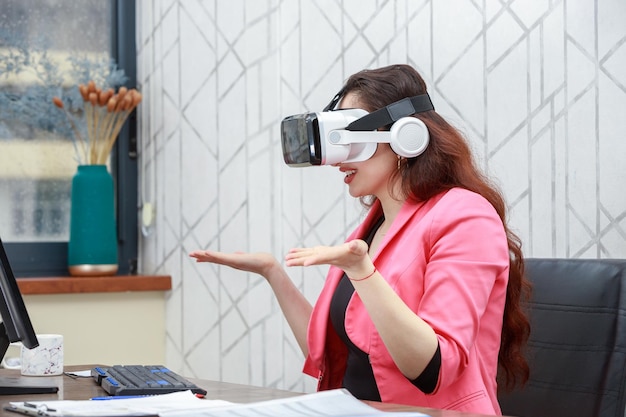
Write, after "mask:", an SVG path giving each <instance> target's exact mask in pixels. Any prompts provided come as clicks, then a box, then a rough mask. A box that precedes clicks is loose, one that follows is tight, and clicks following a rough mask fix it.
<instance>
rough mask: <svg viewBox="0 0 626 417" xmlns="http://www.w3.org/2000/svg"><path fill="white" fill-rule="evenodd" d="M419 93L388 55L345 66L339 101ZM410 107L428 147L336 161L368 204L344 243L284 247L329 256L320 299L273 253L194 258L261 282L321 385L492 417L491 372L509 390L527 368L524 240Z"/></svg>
mask: <svg viewBox="0 0 626 417" xmlns="http://www.w3.org/2000/svg"><path fill="white" fill-rule="evenodd" d="M422 94H426V84H425V83H424V81H423V79H422V78H421V77H420V75H419V74H418V73H417V72H416V71H415V70H414V69H413V68H412V67H410V66H407V65H392V66H388V67H384V68H380V69H376V70H364V71H361V72H359V73H357V74H354V75H353V76H351V77H350V78H349V79H348V81H347V83H346V85H345V86H344V88H343V90H342V93H341V94H340V97H339V98H340V101H339V107H341V108H361V109H364V110H367V111H368V112H373V111H375V110H378V109H381V108H384V107H385V106H387V105H389V104H391V103H395V102H397V101H399V100H401V99H403V98H407V97H414V96H417V95H422ZM413 117H417V118H419V119H420V120H421V121H423V122H424V124H425V125H426V127H427V128H428V131H429V134H430V141H429V144H428V146H427V148H426V150H425V151H424V152H423V153H422V154H420V155H418V156H416V157H410V158H403V157H400V156H398V155H396V154H395V153H394V151H393V150H392V148H391V147H390V145H389V144H386V143H380V144H378V145H377V150H376V152H375V153H374V155H373V156H372V157H371V158H369V159H368V160H366V161H362V162H352V163H339V164H337V165H336V166H337V167H338V168H339V170H340V171H342V172H344V173H345V179H344V182H345V183H346V184H347V185H348V189H349V192H350V195H352V196H353V197H357V198H360V199H361V200H362V201H363V203H364V204H365V205H366V207H368V208H369V211H368V213H367V216H366V218H365V220H364V221H363V223H361V225H360V226H359V227H358V228H357V229H356V230H355V231H354V232H353V233H352V234H351V235H350V236H349V237H348V239H347V240H346V243H344V244H342V245H339V246H332V247H326V246H318V247H314V248H296V249H292V250H291V251H290V252H289V253H288V254H287V256H286V265H287V266H309V265H320V264H328V265H330V266H331V267H330V270H329V273H328V277H327V280H326V283H325V285H324V288H323V290H322V292H321V294H320V296H319V298H318V300H317V302H316V303H315V306H314V307H312V306H311V305H310V304H309V302H308V301H307V300H306V299H305V298H304V296H303V295H302V294H301V293H300V292H299V291H298V290H297V288H296V287H295V286H294V285H293V283H292V282H291V280H290V279H289V277H288V276H287V273H286V272H285V270H284V269H283V268H282V267H281V264H280V263H279V262H278V261H277V260H276V259H275V258H274V257H273V256H272V255H270V254H265V253H256V254H249V253H236V254H227V253H220V252H213V251H195V252H193V253H191V256H192V257H194V258H196V260H197V261H198V262H213V263H218V264H222V265H228V266H231V267H234V268H237V269H242V270H246V271H250V272H255V273H258V274H260V275H262V276H263V277H265V278H266V280H267V281H268V282H269V284H270V285H271V287H272V289H273V291H274V293H275V294H276V296H277V299H278V302H279V304H280V306H281V308H282V310H283V313H284V314H285V317H286V319H287V321H288V323H289V325H290V326H291V329H292V330H293V332H294V334H295V336H296V339H297V341H298V343H299V345H300V347H301V348H302V351H303V352H304V355H305V357H306V360H305V365H304V372H306V373H307V374H310V375H312V376H314V377H316V378H318V379H319V389H332V388H339V387H344V388H346V389H348V390H349V391H350V392H351V393H352V394H353V395H355V396H356V397H357V398H361V399H366V400H378V401H384V402H392V403H401V404H412V405H419V406H425V407H432V408H442V409H455V410H460V411H468V412H475V413H483V414H500V413H501V412H500V407H499V405H498V401H497V396H496V395H497V389H498V387H497V383H496V378H497V376H498V375H500V376H501V377H502V378H503V379H502V382H503V383H504V384H505V385H506V386H512V385H514V384H515V383H516V382H519V381H521V382H524V381H525V379H526V378H527V376H528V366H527V364H526V361H525V359H524V357H523V355H522V348H523V345H524V344H525V342H526V339H527V337H528V334H529V331H530V328H529V322H528V319H527V317H526V316H525V314H524V312H523V309H522V306H523V302H524V301H525V298H526V297H527V296H528V293H529V290H530V288H529V285H528V282H527V281H526V280H525V278H524V263H523V257H522V252H521V248H520V243H519V240H518V239H517V237H516V236H515V235H514V234H513V233H512V232H511V230H509V228H508V226H507V224H506V205H505V202H504V200H503V197H502V195H501V194H500V193H499V192H498V190H497V189H496V188H495V187H494V186H492V185H491V184H490V182H489V181H488V179H487V178H486V177H485V176H484V175H483V174H482V173H481V172H480V170H479V169H477V167H476V165H475V163H474V161H473V157H472V155H471V152H470V149H469V147H468V145H467V143H466V141H465V140H464V139H463V137H462V136H461V135H460V133H459V132H458V131H457V130H456V129H454V128H453V127H452V126H451V125H450V124H448V123H447V122H446V121H445V120H444V119H443V118H442V117H441V116H439V115H438V114H437V113H436V112H435V111H434V110H430V111H426V112H422V113H417V114H414V115H413ZM384 129H389V126H387V127H385V128H384Z"/></svg>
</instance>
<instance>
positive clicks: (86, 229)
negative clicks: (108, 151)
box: [68, 165, 118, 276]
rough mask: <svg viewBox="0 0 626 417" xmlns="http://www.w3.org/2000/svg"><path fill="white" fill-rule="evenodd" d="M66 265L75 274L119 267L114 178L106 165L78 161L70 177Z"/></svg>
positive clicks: (111, 271)
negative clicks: (69, 215) (80, 163)
mask: <svg viewBox="0 0 626 417" xmlns="http://www.w3.org/2000/svg"><path fill="white" fill-rule="evenodd" d="M71 204H72V208H71V217H70V241H69V243H68V268H69V272H70V274H71V275H74V276H102V275H114V274H115V273H116V272H117V270H118V258H117V229H116V222H115V203H114V191H113V178H112V177H111V174H110V173H109V171H108V170H107V167H106V165H79V166H78V171H77V172H76V174H75V175H74V178H73V179H72V196H71Z"/></svg>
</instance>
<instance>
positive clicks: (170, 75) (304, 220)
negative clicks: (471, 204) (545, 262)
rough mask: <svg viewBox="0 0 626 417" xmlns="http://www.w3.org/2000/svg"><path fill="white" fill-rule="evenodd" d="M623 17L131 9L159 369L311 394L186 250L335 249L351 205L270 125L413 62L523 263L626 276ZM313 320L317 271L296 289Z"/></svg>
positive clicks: (427, 3)
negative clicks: (602, 266)
mask: <svg viewBox="0 0 626 417" xmlns="http://www.w3.org/2000/svg"><path fill="white" fill-rule="evenodd" d="M624 21H626V2H624V1H623V0H602V1H600V0H562V1H557V0H515V1H504V0H436V1H435V0H422V1H417V0H386V1H383V0H343V1H340V0H336V1H333V0H317V1H295V0H264V1H262V0H228V1H226V0H213V1H200V0H184V1H182V0H181V1H175V0H138V1H137V46H138V79H139V86H140V90H141V91H142V92H143V94H144V97H145V98H144V102H143V103H142V105H141V108H140V137H141V149H142V153H141V161H142V170H141V174H142V183H143V185H144V186H143V189H142V197H141V200H142V201H143V202H146V203H150V204H153V206H154V207H155V210H156V211H155V214H156V216H155V222H154V224H152V225H150V226H149V227H147V228H146V230H145V232H146V233H145V235H144V236H143V237H142V239H141V248H140V250H141V269H142V271H143V272H145V273H164V274H171V275H172V278H173V290H172V292H171V294H170V295H169V297H168V302H167V318H166V321H167V342H166V343H167V346H166V352H167V365H168V366H170V367H172V368H173V369H177V370H179V371H180V372H182V373H184V374H186V375H190V376H198V377H202V378H207V379H218V380H223V381H229V382H237V383H244V384H253V385H261V386H268V387H277V388H285V389H293V390H302V391H310V390H313V389H314V386H315V381H313V380H312V379H311V378H309V377H305V376H303V375H302V374H301V366H302V357H301V354H300V352H299V349H298V347H297V344H296V343H295V339H294V338H293V337H292V335H291V332H290V330H289V328H288V326H287V325H286V323H285V322H284V320H283V318H282V315H281V313H280V310H279V308H278V306H277V303H276V302H275V301H274V298H273V296H272V293H271V291H270V289H269V286H268V285H266V283H265V282H264V281H263V280H262V279H261V278H259V277H256V276H248V275H247V274H245V273H243V272H239V271H233V270H230V269H227V268H220V267H217V266H213V265H209V264H196V263H195V262H192V260H191V259H190V258H189V257H188V255H187V254H188V253H189V252H190V251H191V250H194V249H198V248H211V249H214V250H223V251H237V250H244V251H268V252H271V253H273V254H274V255H275V256H277V257H278V258H279V259H282V257H283V256H284V254H285V253H286V252H287V251H288V249H289V248H291V247H293V246H300V245H315V244H335V243H339V242H341V241H342V240H343V238H344V237H345V236H346V235H347V234H348V232H349V231H351V230H352V229H353V228H354V226H355V224H356V223H357V221H358V218H359V215H360V214H361V211H360V206H359V205H358V203H356V202H355V201H354V200H352V199H351V198H350V197H349V196H348V195H347V192H346V190H345V186H344V185H343V182H342V179H341V175H339V173H338V172H336V170H335V169H333V168H329V167H322V168H320V167H317V168H308V169H294V168H287V167H286V166H285V165H284V164H283V162H282V155H281V151H280V142H279V125H280V120H281V119H282V118H283V117H285V116H287V115H289V114H295V113H300V112H303V111H306V110H320V109H321V108H322V107H323V105H325V104H326V102H327V101H328V100H329V99H330V98H331V97H332V96H333V95H334V94H335V92H336V91H337V90H338V89H339V88H340V86H341V85H342V82H343V81H344V80H345V79H346V78H347V77H348V76H349V75H350V74H352V73H353V72H355V71H358V70H360V69H362V68H366V67H368V68H370V67H378V66H382V65H387V64H390V63H409V64H411V65H413V66H415V67H416V68H417V69H418V70H419V71H420V72H421V73H422V75H423V76H424V78H425V79H426V81H427V83H428V85H429V89H430V94H431V97H432V99H433V102H434V104H435V107H436V108H437V109H438V111H439V112H440V113H441V114H443V115H444V116H446V117H448V118H449V119H450V120H451V121H452V122H453V123H455V124H457V125H458V126H459V127H460V128H461V129H463V131H464V132H465V133H466V135H467V136H468V138H469V139H470V141H471V143H472V146H473V148H474V149H475V151H476V154H477V157H478V158H479V160H480V161H481V165H482V166H483V167H484V168H485V169H486V170H487V171H488V172H489V173H490V174H491V175H493V176H494V177H495V178H496V179H497V181H498V182H499V183H500V184H501V186H502V189H503V190H504V192H505V194H506V196H507V199H508V201H509V203H510V205H511V209H512V210H511V224H512V226H513V227H514V228H515V229H516V230H517V231H518V233H519V235H520V236H521V237H522V239H523V242H524V248H525V253H526V256H533V257H586V258H610V257H613V258H624V257H626V220H625V218H626V193H625V192H624V186H623V181H624V179H625V177H626V175H625V174H626V165H625V164H624V162H623V161H624V158H625V156H626V137H625V136H626V135H625V134H624V132H625V131H626V117H624V116H625V109H626V45H625V43H626V25H624V24H623V22H624ZM289 272H290V275H291V276H292V278H293V280H294V281H295V282H296V283H297V285H299V287H300V288H301V289H302V290H303V291H304V293H305V295H306V296H307V297H308V298H309V299H310V300H311V301H314V300H315V298H316V296H317V294H318V292H319V290H320V288H321V285H322V283H323V280H324V275H325V268H322V267H319V268H311V269H301V268H296V269H293V270H290V271H289Z"/></svg>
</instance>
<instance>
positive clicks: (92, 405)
mask: <svg viewBox="0 0 626 417" xmlns="http://www.w3.org/2000/svg"><path fill="white" fill-rule="evenodd" d="M113 398H114V397H113ZM10 404H11V409H10V410H11V411H16V412H20V413H22V414H27V415H39V416H51V417H55V416H59V417H60V416H140V415H157V414H161V413H164V412H167V411H173V410H178V411H180V410H192V409H194V408H201V409H204V410H208V409H211V408H212V407H223V406H226V405H231V404H232V403H230V402H228V401H222V400H207V399H200V398H198V397H196V396H195V394H193V393H192V392H191V391H180V392H174V393H171V394H162V395H151V396H146V397H140V398H127V399H111V400H106V401H94V400H83V401H72V400H61V401H28V402H11V403H10Z"/></svg>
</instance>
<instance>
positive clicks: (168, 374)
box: [91, 365, 206, 396]
mask: <svg viewBox="0 0 626 417" xmlns="http://www.w3.org/2000/svg"><path fill="white" fill-rule="evenodd" d="M91 376H92V377H93V378H94V380H95V381H96V382H97V383H98V385H100V386H101V387H102V389H104V390H105V391H106V392H107V394H109V395H156V394H169V393H170V392H176V391H187V390H191V392H193V393H194V394H197V395H201V396H204V395H206V390H205V389H202V388H200V387H199V386H197V385H196V384H194V383H193V382H191V381H188V380H187V379H185V378H184V377H182V376H180V375H178V374H177V373H176V372H174V371H170V370H169V369H167V368H166V367H164V366H160V365H125V366H124V365H116V366H111V367H96V368H92V369H91Z"/></svg>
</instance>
